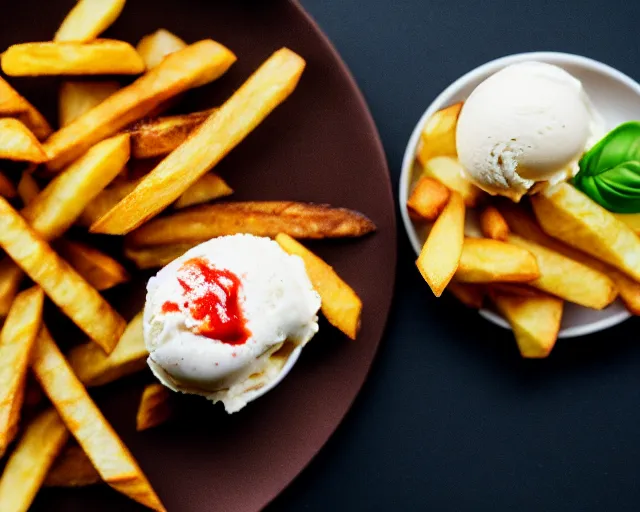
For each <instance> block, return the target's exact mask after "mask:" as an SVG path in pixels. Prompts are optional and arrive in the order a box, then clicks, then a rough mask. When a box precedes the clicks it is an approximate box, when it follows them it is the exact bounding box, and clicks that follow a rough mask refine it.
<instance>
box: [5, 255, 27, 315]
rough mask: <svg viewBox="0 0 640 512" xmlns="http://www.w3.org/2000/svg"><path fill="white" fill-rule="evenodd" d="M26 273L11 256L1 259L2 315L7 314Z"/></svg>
mask: <svg viewBox="0 0 640 512" xmlns="http://www.w3.org/2000/svg"><path fill="white" fill-rule="evenodd" d="M23 277H24V274H23V272H22V270H21V269H20V267H18V266H17V265H16V264H15V263H14V262H13V261H12V260H10V259H9V258H4V259H1V260H0V317H4V316H7V313H9V308H11V304H13V299H15V297H16V295H17V294H18V289H19V288H20V283H21V282H22V278H23Z"/></svg>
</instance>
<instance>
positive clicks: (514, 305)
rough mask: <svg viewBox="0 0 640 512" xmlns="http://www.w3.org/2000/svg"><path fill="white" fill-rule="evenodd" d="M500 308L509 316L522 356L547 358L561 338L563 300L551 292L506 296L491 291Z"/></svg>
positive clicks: (499, 309)
mask: <svg viewBox="0 0 640 512" xmlns="http://www.w3.org/2000/svg"><path fill="white" fill-rule="evenodd" d="M490 294H491V298H492V300H493V302H494V304H495V305H496V307H497V308H498V311H500V313H501V314H502V315H504V317H505V318H506V319H507V321H508V322H509V324H511V328H512V329H513V333H514V335H515V337H516V341H517V343H518V348H519V349H520V353H521V354H522V357H526V358H541V357H547V356H548V355H549V353H550V352H551V349H553V346H554V345H555V343H556V340H557V339H558V332H559V331H560V322H561V321H562V310H563V302H562V300H561V299H558V298H556V297H551V296H550V295H546V294H542V293H538V294H537V296H530V297H525V296H519V295H507V294H503V293H499V292H495V291H492V292H490Z"/></svg>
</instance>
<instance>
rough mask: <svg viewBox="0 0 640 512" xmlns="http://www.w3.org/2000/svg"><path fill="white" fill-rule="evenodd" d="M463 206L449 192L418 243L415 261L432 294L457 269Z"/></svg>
mask: <svg viewBox="0 0 640 512" xmlns="http://www.w3.org/2000/svg"><path fill="white" fill-rule="evenodd" d="M464 215H465V206H464V201H463V199H462V196H461V195H460V194H459V193H458V192H456V191H452V192H451V197H450V198H449V203H448V204H447V206H446V207H445V209H444V210H443V212H442V213H441V214H440V216H439V217H438V220H436V222H435V224H434V225H433V228H432V229H431V232H430V233H429V236H428V237H427V241H426V242H425V243H424V245H423V246H422V251H420V256H418V261H416V265H417V266H418V270H420V274H422V277H423V278H424V280H425V281H426V282H427V284H428V285H429V287H430V288H431V290H432V291H433V293H434V295H435V296H436V297H440V295H442V292H443V291H444V289H445V288H446V287H447V285H448V284H449V281H451V278H452V277H453V275H454V274H455V272H456V270H457V269H458V263H459V262H460V256H461V254H462V247H463V244H464Z"/></svg>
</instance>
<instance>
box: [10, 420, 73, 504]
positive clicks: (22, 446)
mask: <svg viewBox="0 0 640 512" xmlns="http://www.w3.org/2000/svg"><path fill="white" fill-rule="evenodd" d="M68 438H69V431H68V430H67V427H66V426H65V424H64V423H63V421H62V419H61V418H60V416H59V415H58V413H57V412H56V411H55V409H48V410H46V411H44V412H43V413H41V414H40V415H38V416H37V417H36V418H34V419H33V420H32V421H31V422H30V423H29V425H28V426H27V428H26V430H25V432H24V434H23V435H22V437H21V439H20V441H19V442H18V445H17V446H16V449H15V450H14V451H13V453H12V454H11V456H10V457H9V460H8V461H7V465H6V466H5V468H4V473H3V474H2V477H1V478H0V503H1V504H2V510H3V511H5V510H6V511H11V512H27V511H28V510H29V508H30V507H31V503H32V502H33V499H34V498H35V497H36V494H37V493H38V490H39V489H40V486H41V485H42V482H43V481H44V479H45V477H46V476H47V472H48V471H49V468H50V467H51V465H52V464H53V461H54V460H55V458H56V457H57V456H58V454H59V453H60V452H61V451H62V448H63V447H64V444H65V443H66V442H67V439H68Z"/></svg>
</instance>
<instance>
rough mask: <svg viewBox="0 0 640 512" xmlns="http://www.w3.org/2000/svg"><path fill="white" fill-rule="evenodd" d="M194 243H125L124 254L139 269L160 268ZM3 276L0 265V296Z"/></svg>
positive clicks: (0, 295)
mask: <svg viewBox="0 0 640 512" xmlns="http://www.w3.org/2000/svg"><path fill="white" fill-rule="evenodd" d="M194 245H195V244H174V245H153V246H151V247H128V246H126V245H125V248H124V255H125V257H126V258H127V259H129V260H131V261H132V262H133V263H134V265H135V266H136V267H138V268H139V269H148V268H159V267H164V266H165V265H168V264H169V263H171V262H172V261H173V260H175V259H176V258H179V257H180V256H182V255H183V254H184V253H185V252H187V251H188V250H189V249H191V248H192V247H193V246H194ZM1 276H2V267H1V266H0V298H2V280H1ZM0 304H1V302H0ZM0 312H1V309H0Z"/></svg>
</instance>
